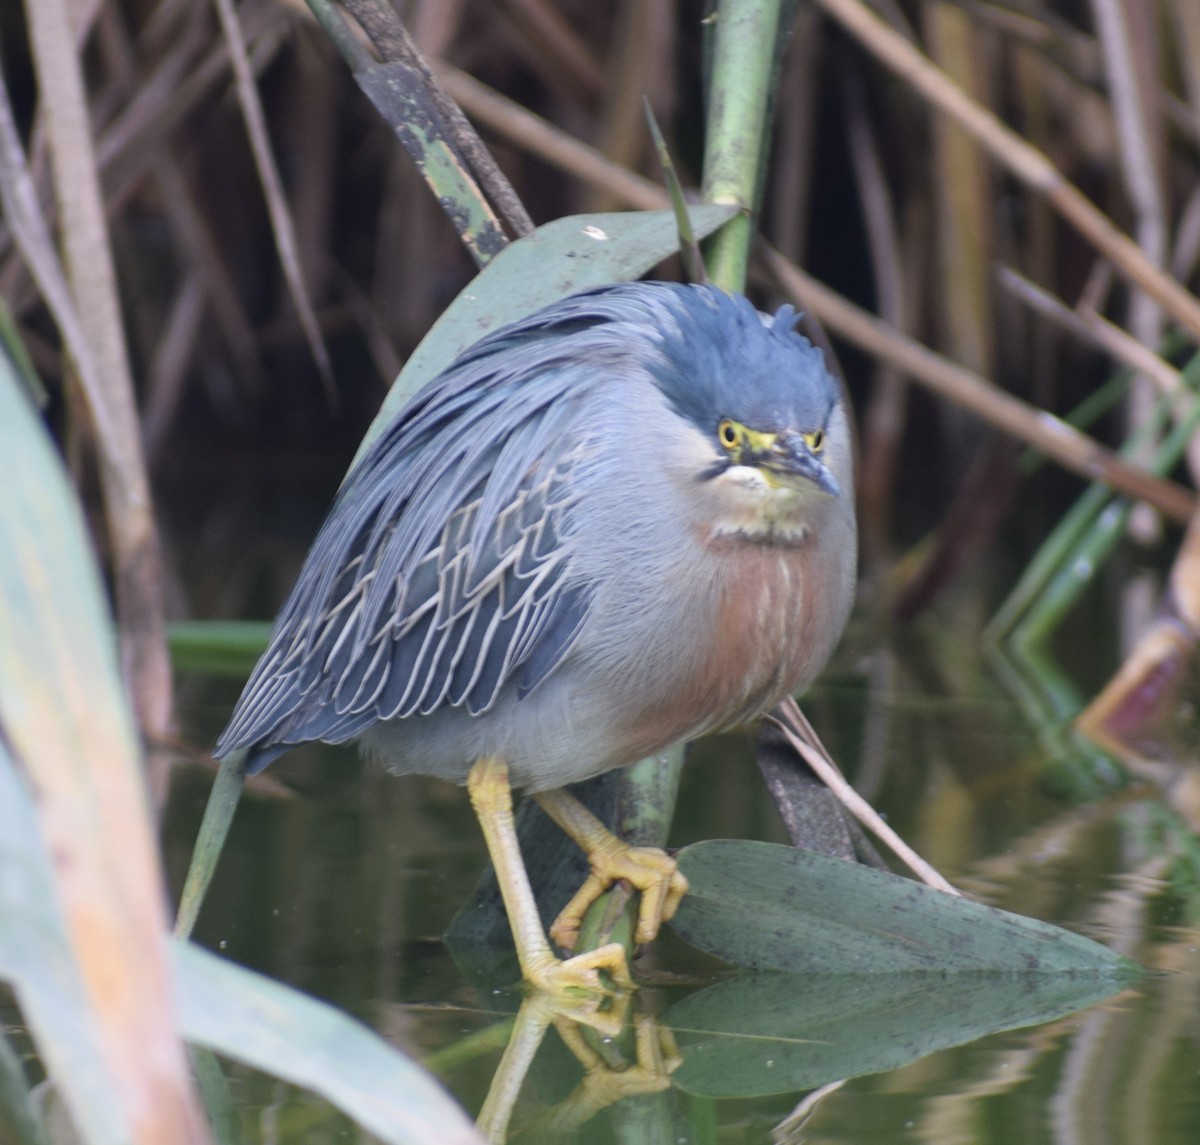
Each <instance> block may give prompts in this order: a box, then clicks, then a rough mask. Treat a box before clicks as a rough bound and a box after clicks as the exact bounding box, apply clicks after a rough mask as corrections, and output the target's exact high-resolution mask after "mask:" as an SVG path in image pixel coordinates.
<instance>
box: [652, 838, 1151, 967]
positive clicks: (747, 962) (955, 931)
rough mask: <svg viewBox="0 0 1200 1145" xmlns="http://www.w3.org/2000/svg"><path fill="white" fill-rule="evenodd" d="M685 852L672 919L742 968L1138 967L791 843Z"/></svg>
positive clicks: (1067, 935) (723, 843)
mask: <svg viewBox="0 0 1200 1145" xmlns="http://www.w3.org/2000/svg"><path fill="white" fill-rule="evenodd" d="M678 859H679V869H680V870H681V871H682V872H683V873H684V874H685V875H686V876H687V879H688V882H689V883H690V884H691V890H690V891H689V893H688V894H687V895H686V896H685V897H684V900H683V903H682V905H681V906H680V908H679V913H678V914H677V915H676V916H675V917H674V918H673V919H672V920H671V923H670V925H671V926H672V928H673V929H674V930H675V931H676V932H677V933H678V934H679V935H681V936H682V937H683V938H684V939H686V940H687V941H688V942H690V943H691V944H692V945H693V946H697V947H699V948H700V949H701V950H706V951H708V952H709V953H710V954H715V955H716V956H717V957H718V958H722V959H724V960H725V961H727V962H732V963H734V964H735V965H737V966H747V967H753V968H756V969H763V970H786V971H790V972H793V973H804V974H894V973H896V972H899V971H936V972H939V973H943V974H952V973H961V972H964V971H985V970H986V971H1005V972H1010V973H1029V972H1033V971H1037V972H1040V973H1043V974H1056V973H1058V974H1061V973H1079V972H1091V973H1101V974H1103V973H1115V972H1129V973H1136V972H1137V969H1138V968H1137V967H1136V966H1135V964H1134V963H1132V962H1130V961H1129V960H1128V959H1125V958H1122V957H1120V956H1119V955H1117V954H1114V953H1112V951H1110V950H1108V949H1107V948H1106V947H1103V946H1101V945H1100V944H1099V943H1096V942H1092V941H1091V940H1090V939H1087V938H1084V937H1082V936H1081V935H1078V934H1073V933H1071V932H1070V931H1068V930H1063V929H1062V928H1060V927H1057V926H1051V925H1050V924H1049V923H1045V922H1038V921H1036V920H1034V919H1030V918H1023V917H1022V916H1020V915H1015V914H1009V913H1008V912H1007V911H1002V910H996V909H995V908H994V907H988V906H983V905H981V904H980V903H976V902H972V901H970V900H969V899H966V898H957V897H955V896H954V895H949V894H945V893H943V892H941V891H935V890H932V889H930V888H929V887H926V886H924V885H922V884H921V883H915V882H913V881H912V880H911V879H904V878H900V877H899V876H898V875H889V874H885V873H884V872H881V871H876V870H872V869H870V868H868V867H864V866H860V865H859V864H857V863H847V862H844V861H842V860H841V859H830V858H826V857H825V856H823V855H815V854H812V853H811V852H807V851H797V850H795V849H794V848H792V847H783V846H779V845H777V844H774V843H760V842H752V841H748V840H735V839H718V840H713V841H711V842H707V843H696V844H694V845H692V846H690V847H685V848H684V849H683V851H681V852H680V854H679V855H678Z"/></svg>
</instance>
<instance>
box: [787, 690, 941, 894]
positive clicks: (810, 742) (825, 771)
mask: <svg viewBox="0 0 1200 1145" xmlns="http://www.w3.org/2000/svg"><path fill="white" fill-rule="evenodd" d="M779 711H780V713H781V717H782V718H780V717H776V716H772V719H774V720H775V721H776V723H778V724H779V726H780V728H782V729H783V733H784V735H786V736H787V738H788V742H789V743H790V744H791V745H792V747H794V748H795V749H796V750H797V751H798V752H799V753H800V754H801V755H802V756H803V757H804V762H805V763H807V764H808V766H809V767H811V768H812V769H813V771H814V772H816V775H817V778H818V779H820V780H821V782H822V783H824V784H825V786H826V787H828V788H829V790H830V791H832V792H833V793H834V795H836V796H837V797H838V799H839V800H840V801H841V803H842V806H843V807H845V808H846V810H847V811H849V812H850V814H851V815H853V816H854V818H855V819H857V820H858V821H859V822H860V823H861V824H862V825H863V826H864V827H866V828H867V830H868V831H870V832H872V833H873V834H874V835H875V837H876V838H877V839H879V840H880V842H882V843H885V844H887V846H888V847H889V848H890V849H891V851H892V853H893V854H895V856H896V858H898V859H899V860H900V861H901V862H902V863H904V865H905V866H906V867H908V868H909V870H911V871H912V872H913V873H914V874H915V875H917V876H918V877H919V878H920V880H921V881H922V882H923V883H926V884H927V885H928V886H931V887H935V888H936V889H937V890H939V891H945V892H946V893H947V894H952V895H957V894H961V893H962V892H961V891H959V890H956V889H955V888H954V887H953V886H951V884H950V883H949V882H947V881H946V880H945V879H944V878H943V877H942V876H941V875H940V874H939V873H938V871H937V870H936V869H935V868H934V867H933V866H931V865H930V864H929V863H927V862H926V861H925V860H924V859H922V858H921V856H920V855H918V854H917V853H916V851H914V850H913V849H912V848H911V847H910V846H909V845H908V844H907V843H906V842H905V841H904V840H903V839H901V838H900V836H899V835H897V834H896V832H895V831H893V830H892V829H891V827H889V826H888V825H887V824H886V823H885V822H884V821H883V820H882V819H881V818H880V816H879V812H878V811H876V810H875V808H874V807H872V806H871V805H870V804H869V803H868V802H867V801H866V800H865V799H864V798H863V797H862V796H861V795H859V793H858V792H857V791H855V790H854V788H853V787H851V786H850V784H849V782H848V781H847V779H846V777H845V776H844V775H843V774H842V773H841V771H840V770H839V769H838V766H837V764H836V763H834V762H833V758H832V757H831V756H830V754H829V753H828V752H827V751H826V750H825V748H824V746H823V745H822V743H821V741H820V739H819V738H818V737H817V733H816V731H814V730H813V726H812V724H810V723H809V722H808V718H807V717H806V716H805V714H804V713H803V712H802V711H801V710H800V705H799V704H797V703H796V701H795V700H794V699H792V698H791V697H790V696H789V697H788V698H787V699H786V700H784V701H783V703H782V704H780V705H779Z"/></svg>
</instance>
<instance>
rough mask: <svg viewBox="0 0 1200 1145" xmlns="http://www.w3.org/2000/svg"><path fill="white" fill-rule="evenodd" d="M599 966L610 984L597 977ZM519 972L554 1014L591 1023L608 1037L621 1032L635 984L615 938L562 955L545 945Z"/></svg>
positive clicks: (621, 947) (622, 950) (621, 948)
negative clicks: (609, 980) (578, 951)
mask: <svg viewBox="0 0 1200 1145" xmlns="http://www.w3.org/2000/svg"><path fill="white" fill-rule="evenodd" d="M601 970H607V971H608V973H609V975H610V976H611V979H612V985H611V986H610V985H608V984H607V983H606V982H605V980H604V979H603V978H601V977H600V971H601ZM521 973H522V976H523V977H524V980H525V985H526V986H527V987H528V988H530V989H531V990H532V991H534V992H535V993H537V994H541V995H544V996H545V998H546V999H547V1000H548V1001H549V1002H550V1003H551V1004H552V1006H553V1008H554V1012H555V1014H556V1016H558V1017H563V1018H568V1019H570V1020H571V1021H575V1022H581V1023H583V1024H584V1025H587V1026H591V1027H592V1028H593V1029H595V1030H597V1031H598V1032H599V1033H600V1034H602V1035H603V1036H604V1037H608V1038H615V1037H616V1036H617V1035H618V1034H619V1033H620V1032H621V1029H622V1027H623V1025H624V1023H625V1014H626V1011H627V1009H628V1003H629V998H630V996H631V995H630V991H631V990H634V989H635V986H634V982H633V979H632V978H631V977H630V976H629V966H628V964H627V963H626V961H625V948H624V947H623V946H622V945H621V944H620V943H619V942H610V943H608V944H607V945H606V946H600V947H597V948H596V949H595V950H588V951H586V952H585V953H583V954H577V955H575V957H574V958H566V959H559V958H555V957H554V955H553V954H551V953H550V951H549V950H548V949H547V951H546V953H545V956H544V957H542V956H536V957H534V958H531V959H528V960H526V961H525V962H524V963H523V964H522V966H521Z"/></svg>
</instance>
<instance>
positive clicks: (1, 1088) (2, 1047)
mask: <svg viewBox="0 0 1200 1145" xmlns="http://www.w3.org/2000/svg"><path fill="white" fill-rule="evenodd" d="M0 1141H12V1142H13V1143H14V1145H49V1143H48V1138H47V1136H46V1131H45V1129H44V1128H43V1126H42V1121H41V1117H40V1116H39V1114H38V1111H37V1110H36V1109H35V1108H34V1104H33V1097H32V1095H31V1094H30V1090H29V1079H28V1078H27V1077H26V1076H25V1070H24V1068H23V1067H22V1066H21V1059H20V1058H19V1057H18V1056H17V1051H16V1050H14V1049H13V1047H12V1043H11V1042H10V1041H9V1040H8V1038H7V1037H5V1035H4V1030H3V1028H0Z"/></svg>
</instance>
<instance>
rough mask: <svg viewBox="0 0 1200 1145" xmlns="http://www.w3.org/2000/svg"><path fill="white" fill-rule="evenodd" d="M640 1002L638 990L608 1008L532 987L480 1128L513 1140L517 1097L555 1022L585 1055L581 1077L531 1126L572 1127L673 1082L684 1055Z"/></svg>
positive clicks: (576, 1053) (575, 1051)
mask: <svg viewBox="0 0 1200 1145" xmlns="http://www.w3.org/2000/svg"><path fill="white" fill-rule="evenodd" d="M639 1005H640V995H637V994H626V993H622V994H617V995H616V996H614V998H613V999H612V1005H611V1007H610V1008H609V1009H607V1010H603V1011H597V1010H596V1009H595V1008H594V1006H593V1004H592V1003H591V1002H590V1001H589V1002H581V1003H578V1004H577V1003H575V1002H574V1001H573V1000H572V999H570V998H567V997H564V996H563V995H561V994H556V995H551V994H547V993H544V992H542V991H540V990H535V991H531V992H530V993H529V994H527V996H526V997H525V999H524V1000H523V1001H522V1003H521V1008H520V1010H519V1011H518V1013H517V1017H516V1022H515V1024H514V1026H513V1032H512V1037H511V1038H510V1040H509V1043H508V1046H507V1048H506V1049H505V1051H504V1055H503V1057H501V1059H500V1064H499V1066H498V1067H497V1069H496V1073H495V1076H494V1077H493V1078H492V1084H491V1086H490V1088H489V1090H488V1095H487V1098H486V1100H485V1101H484V1103H483V1107H482V1109H481V1110H480V1111H479V1119H478V1124H479V1129H480V1132H482V1133H483V1135H484V1136H485V1137H486V1138H487V1139H488V1140H489V1141H492V1142H495V1143H497V1145H499V1143H500V1142H503V1141H505V1140H507V1137H508V1128H509V1121H510V1119H511V1118H512V1113H513V1108H514V1107H515V1105H516V1101H517V1097H518V1095H519V1094H520V1092H521V1087H522V1085H523V1084H524V1082H525V1077H526V1075H527V1074H528V1072H529V1067H530V1065H531V1064H532V1062H533V1059H534V1056H535V1055H536V1053H537V1051H538V1048H539V1046H541V1044H542V1039H543V1038H544V1037H545V1035H546V1031H547V1030H548V1029H549V1028H550V1027H551V1026H553V1027H554V1030H555V1032H556V1033H557V1035H558V1037H559V1038H560V1039H561V1040H562V1043H563V1045H565V1046H566V1047H567V1049H568V1050H569V1051H570V1052H571V1054H572V1056H573V1057H574V1058H575V1059H576V1061H578V1062H579V1065H580V1066H581V1067H582V1069H583V1077H582V1078H581V1079H580V1081H579V1083H578V1084H577V1085H576V1086H575V1088H574V1089H573V1090H572V1091H571V1093H570V1094H569V1095H568V1096H567V1097H566V1098H565V1099H564V1100H563V1101H561V1102H559V1104H557V1105H556V1106H554V1107H553V1108H552V1109H549V1110H547V1111H545V1112H544V1113H542V1114H541V1115H539V1116H538V1118H537V1119H536V1121H535V1123H534V1124H533V1125H531V1126H529V1128H536V1129H541V1130H545V1131H550V1132H552V1133H562V1132H567V1131H570V1130H572V1129H574V1128H577V1127H578V1126H581V1125H583V1124H585V1123H586V1122H587V1121H590V1120H591V1119H592V1118H593V1117H594V1116H595V1115H596V1114H597V1113H599V1112H600V1111H601V1110H602V1109H606V1108H608V1107H609V1106H611V1105H613V1104H615V1103H616V1102H618V1101H621V1100H623V1099H624V1098H627V1097H634V1096H642V1095H646V1094H653V1093H660V1092H662V1091H663V1090H666V1089H669V1088H670V1086H671V1074H672V1072H673V1071H674V1070H675V1069H677V1068H678V1066H679V1065H680V1063H681V1062H682V1060H683V1059H682V1058H681V1057H680V1054H679V1049H678V1047H677V1046H676V1044H675V1037H674V1035H673V1034H672V1033H671V1031H670V1030H669V1029H668V1028H667V1027H666V1026H664V1025H662V1024H661V1023H660V1022H659V1021H658V1020H657V1019H656V1018H654V1017H652V1016H651V1015H649V1014H644V1013H639V1012H638V1007H639Z"/></svg>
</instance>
